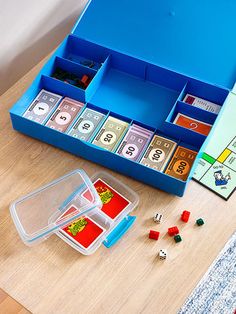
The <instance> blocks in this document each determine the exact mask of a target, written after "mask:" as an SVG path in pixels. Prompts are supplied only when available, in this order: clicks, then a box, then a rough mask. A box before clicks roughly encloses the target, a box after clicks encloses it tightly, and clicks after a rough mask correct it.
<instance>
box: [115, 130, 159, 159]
mask: <svg viewBox="0 0 236 314" xmlns="http://www.w3.org/2000/svg"><path fill="white" fill-rule="evenodd" d="M152 136H153V132H152V131H150V130H148V129H145V128H142V127H141V126H139V125H137V124H133V125H131V126H130V128H129V130H128V132H127V133H126V135H125V137H124V139H123V141H122V142H121V144H120V146H119V147H118V149H117V151H116V154H118V155H121V156H123V157H125V158H128V159H130V160H133V161H138V160H139V159H140V158H141V157H142V155H143V153H144V150H145V149H146V147H147V145H148V143H149V142H150V140H151V138H152Z"/></svg>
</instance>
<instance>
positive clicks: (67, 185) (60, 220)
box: [10, 170, 102, 245]
mask: <svg viewBox="0 0 236 314" xmlns="http://www.w3.org/2000/svg"><path fill="white" fill-rule="evenodd" d="M85 193H86V194H85ZM85 196H86V197H85ZM71 204H73V205H74V206H75V210H73V211H68V208H69V206H70V205H71ZM101 207H102V202H101V199H100V197H99V195H98V193H97V192H96V189H95V187H94V186H93V183H92V182H91V180H90V179H89V177H88V176H87V175H86V173H85V172H84V171H83V170H75V171H73V172H71V173H69V174H67V175H65V176H63V177H61V178H59V179H57V180H55V181H53V182H51V183H49V184H47V185H45V186H43V187H41V188H39V189H38V190H35V191H34V192H32V193H30V194H28V195H26V196H24V197H22V198H19V199H17V200H16V201H15V202H13V203H12V204H11V206H10V212H11V215H12V219H13V221H14V223H15V225H16V228H17V230H18V232H19V234H20V236H21V238H22V240H23V241H24V243H25V244H27V245H32V244H34V243H38V242H41V241H43V240H45V239H47V238H48V237H49V236H50V235H51V234H52V233H54V232H55V231H57V230H58V229H60V228H62V227H64V226H66V225H68V224H69V223H70V222H72V221H74V220H75V219H76V218H78V217H80V216H82V215H84V214H85V213H86V214H88V213H95V212H96V211H97V210H99V209H100V208H101Z"/></svg>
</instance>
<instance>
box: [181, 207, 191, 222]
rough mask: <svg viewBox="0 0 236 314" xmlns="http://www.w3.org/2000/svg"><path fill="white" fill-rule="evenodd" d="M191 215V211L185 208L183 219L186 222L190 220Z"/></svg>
mask: <svg viewBox="0 0 236 314" xmlns="http://www.w3.org/2000/svg"><path fill="white" fill-rule="evenodd" d="M189 216H190V212H188V211H187V210H184V211H183V212H182V215H181V220H182V221H184V222H188V220H189Z"/></svg>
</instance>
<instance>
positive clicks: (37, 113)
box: [23, 89, 62, 124]
mask: <svg viewBox="0 0 236 314" xmlns="http://www.w3.org/2000/svg"><path fill="white" fill-rule="evenodd" d="M61 99H62V96H60V95H57V94H54V93H50V92H48V91H46V90H44V89H42V90H41V91H40V93H39V94H38V96H37V97H36V98H35V99H34V101H33V102H32V104H31V105H30V106H29V108H28V109H27V110H26V111H25V113H24V114H23V117H25V118H27V119H29V120H32V121H35V122H37V123H40V124H44V123H45V122H46V121H47V119H48V117H50V115H51V114H52V112H53V111H54V110H55V108H56V107H57V105H58V104H59V102H60V101H61Z"/></svg>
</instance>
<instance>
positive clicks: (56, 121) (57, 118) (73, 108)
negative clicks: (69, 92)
mask: <svg viewBox="0 0 236 314" xmlns="http://www.w3.org/2000/svg"><path fill="white" fill-rule="evenodd" d="M83 106H84V104H83V103H82V102H79V101H76V100H73V99H70V98H68V97H65V98H64V99H63V100H62V101H61V103H60V105H59V106H58V108H57V109H56V111H55V112H54V113H53V114H52V116H51V118H50V119H49V120H48V122H47V123H46V126H48V127H50V128H51V129H55V130H57V131H59V132H66V130H67V129H68V128H69V126H70V125H71V124H72V123H73V121H74V120H75V118H76V117H77V115H78V113H79V112H80V110H81V109H82V108H83Z"/></svg>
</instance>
